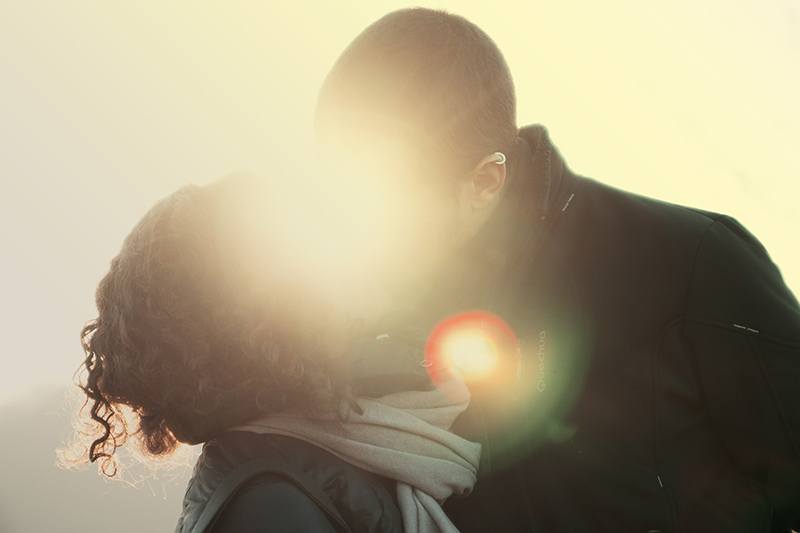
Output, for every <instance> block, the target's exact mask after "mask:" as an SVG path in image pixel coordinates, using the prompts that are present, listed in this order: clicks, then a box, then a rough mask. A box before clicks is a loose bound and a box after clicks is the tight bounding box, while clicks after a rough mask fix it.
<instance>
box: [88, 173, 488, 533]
mask: <svg viewBox="0 0 800 533" xmlns="http://www.w3.org/2000/svg"><path fill="white" fill-rule="evenodd" d="M271 187H272V186H270V185H269V184H267V183H265V182H263V181H261V180H259V179H257V178H253V177H246V176H229V177H226V178H223V179H221V180H219V181H217V182H215V183H212V184H211V185H208V186H205V187H200V186H187V187H184V188H182V189H180V190H178V191H177V192H175V193H174V194H172V195H170V196H168V197H167V198H165V199H163V200H162V201H160V202H159V203H158V204H157V205H156V206H155V207H153V208H152V209H151V210H150V211H149V212H148V213H147V214H146V215H145V217H144V218H143V219H142V220H141V221H140V222H139V223H138V224H137V225H136V227H135V228H134V229H133V231H132V232H131V234H130V235H129V236H128V237H127V238H126V240H125V242H124V245H123V247H122V250H121V252H120V253H119V255H117V257H116V258H114V260H113V261H112V262H111V268H110V270H109V272H108V273H107V274H106V276H105V277H104V278H103V280H102V281H101V282H100V285H99V287H98V289H97V294H96V301H97V308H98V316H97V318H96V319H94V320H92V321H91V322H90V323H89V324H88V325H87V326H86V327H85V328H84V329H83V331H82V336H81V338H82V343H83V347H84V350H85V352H86V358H85V361H84V365H83V366H84V367H85V370H86V377H85V381H83V382H82V383H81V384H80V386H81V389H82V390H83V391H84V393H85V394H86V396H87V400H88V401H91V402H92V403H91V410H90V418H91V422H93V423H94V424H95V427H96V428H97V429H98V430H99V431H98V433H97V434H96V435H93V436H92V437H91V443H90V444H89V445H88V447H87V448H88V449H87V458H88V460H90V461H92V462H96V461H97V462H99V464H100V467H101V469H102V471H103V472H104V473H105V474H106V475H108V476H114V475H115V473H116V467H117V464H116V460H115V455H114V452H115V450H116V449H117V448H118V447H119V446H122V445H123V444H124V442H125V440H126V439H127V438H128V437H129V436H132V437H135V438H136V439H137V440H138V441H139V442H140V444H141V445H142V447H143V448H144V450H145V451H146V452H148V453H149V454H152V455H153V456H165V455H168V454H170V453H172V452H173V451H174V450H175V449H176V448H177V447H178V445H179V443H189V444H197V443H205V444H204V446H203V450H202V453H201V455H200V457H199V459H198V461H197V463H196V465H195V468H194V472H193V476H192V479H191V481H190V482H189V485H188V487H187V490H186V496H185V499H184V504H183V511H182V514H181V516H180V518H179V520H178V525H177V527H176V531H178V532H189V531H192V532H201V531H213V532H216V533H225V532H245V531H253V532H254V531H264V530H269V531H277V532H284V531H286V532H288V531H321V532H327V531H331V532H333V531H420V532H428V531H453V530H455V528H453V526H452V524H451V523H450V522H449V520H447V518H446V517H445V516H444V513H443V512H442V510H441V504H442V503H443V502H444V500H445V499H446V498H447V497H449V496H450V495H451V494H454V493H456V494H466V493H468V492H469V491H470V490H471V488H472V486H473V484H474V482H475V473H476V470H477V463H478V456H479V453H480V448H479V446H478V445H477V444H474V443H471V442H468V441H465V440H463V439H461V438H459V437H457V436H455V435H454V434H452V433H450V432H449V431H447V429H448V428H449V426H450V424H451V423H452V422H453V420H454V419H455V417H456V416H457V415H458V414H459V413H460V412H461V411H463V409H464V408H466V405H467V402H468V399H469V393H468V391H467V390H466V387H465V386H464V384H463V382H461V381H460V380H459V379H458V378H457V377H456V376H455V375H454V374H453V375H452V376H451V379H450V380H448V381H444V382H442V384H439V385H437V386H433V385H432V384H431V383H430V381H429V380H428V379H426V378H427V376H426V374H425V372H424V369H422V368H421V367H420V366H419V365H418V364H417V363H419V361H418V359H419V358H418V356H416V355H414V354H415V352H414V351H413V350H402V349H401V350H400V352H399V355H398V351H397V349H396V348H397V347H395V351H394V352H393V355H391V357H389V358H386V359H385V360H381V359H380V358H381V354H379V353H376V354H375V355H374V356H373V355H371V354H366V355H359V352H358V350H357V349H356V346H355V345H354V344H353V343H352V342H350V337H351V336H352V331H351V328H349V327H348V324H349V323H351V322H352V320H353V318H359V319H362V318H364V316H363V313H361V314H360V315H359V314H358V313H355V311H354V309H355V308H356V307H355V306H354V305H353V304H354V303H355V302H358V301H359V300H360V299H359V298H358V292H357V291H356V287H355V286H354V285H350V284H346V283H345V281H344V280H345V279H346V278H347V276H345V275H344V274H343V273H342V275H339V274H335V273H332V272H331V271H330V269H328V268H327V265H320V264H313V263H311V262H310V260H309V258H310V256H309V255H306V254H305V252H307V251H308V250H307V248H308V246H309V245H310V242H311V241H307V240H305V237H303V238H302V239H301V238H300V237H298V235H300V234H303V235H306V237H307V236H308V231H305V232H299V231H298V228H297V227H296V226H297V224H298V223H299V221H300V219H292V218H290V216H289V215H290V214H291V213H296V212H297V210H296V207H297V205H298V204H294V203H292V202H291V200H290V197H289V196H287V194H285V193H286V191H283V192H281V193H280V194H278V193H277V191H276V190H275V189H274V188H271ZM324 226H325V225H319V227H318V228H317V229H316V230H315V231H317V232H318V233H320V234H318V235H317V237H324V235H322V234H321V233H322V232H324V231H325V229H324ZM306 229H308V227H306ZM320 269H323V270H322V271H320ZM323 272H324V275H323ZM323 280H324V282H323ZM332 282H335V283H332ZM361 285H362V286H363V283H361ZM343 294H346V295H347V298H342V297H340V295H343ZM401 348H402V347H401ZM343 354H347V356H345V355H343ZM376 361H378V363H377V364H376ZM377 367H380V372H381V373H382V375H383V376H384V377H385V376H386V375H391V374H394V378H395V379H392V380H390V381H391V383H392V384H393V386H394V390H387V389H386V387H383V388H382V389H381V391H380V393H379V394H373V396H380V397H379V398H370V397H367V396H368V395H369V394H368V392H367V391H368V390H369V387H370V386H369V384H370V383H371V381H370V377H371V376H370V373H371V371H370V370H369V369H370V368H377ZM387 368H388V369H389V370H388V372H387ZM365 369H366V370H365ZM395 369H396V371H395ZM362 385H363V386H362ZM387 393H388V394H387ZM359 396H360V397H359ZM126 412H127V413H128V414H129V415H130V416H127V417H126ZM265 528H266V529H265Z"/></svg>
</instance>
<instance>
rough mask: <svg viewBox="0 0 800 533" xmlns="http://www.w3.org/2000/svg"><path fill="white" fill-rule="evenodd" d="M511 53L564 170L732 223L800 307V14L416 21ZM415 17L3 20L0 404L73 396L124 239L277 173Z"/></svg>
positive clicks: (279, 7)
mask: <svg viewBox="0 0 800 533" xmlns="http://www.w3.org/2000/svg"><path fill="white" fill-rule="evenodd" d="M420 4H421V5H427V6H431V7H443V8H447V9H449V10H451V11H453V12H456V13H459V14H462V15H465V16H467V17H468V18H470V19H472V20H473V21H474V22H476V23H478V24H479V25H480V26H482V27H483V28H484V29H485V30H486V31H487V32H488V33H489V34H490V35H492V36H493V37H494V38H495V40H496V41H497V42H498V44H499V45H500V47H501V49H503V51H504V52H505V54H506V56H507V59H508V61H509V64H510V65H511V68H512V71H513V73H514V76H515V80H516V83H517V90H518V99H519V120H520V123H521V124H528V123H534V122H536V123H541V124H545V125H546V126H547V127H548V128H549V130H550V133H551V136H552V138H553V140H554V142H555V143H556V144H557V146H558V147H559V148H560V150H561V152H562V154H563V155H564V156H565V158H566V159H567V161H568V163H569V164H570V166H571V167H572V168H573V169H574V170H576V171H577V172H579V173H581V174H584V175H587V176H590V177H593V178H596V179H599V180H601V181H605V182H607V183H610V184H613V185H616V186H619V187H622V188H625V189H629V190H634V191H636V192H640V193H643V194H647V195H650V196H655V197H658V198H661V199H665V200H668V201H674V202H678V203H683V204H689V205H693V206H698V207H703V208H706V209H710V210H715V211H722V212H725V213H728V214H731V215H733V216H735V217H737V218H738V219H739V220H740V221H741V222H743V223H744V224H745V225H747V226H748V227H749V228H750V229H751V230H752V231H753V232H754V233H755V234H756V235H757V236H759V237H760V238H761V239H762V241H763V242H764V244H765V245H766V246H767V248H768V249H769V250H770V251H771V253H772V255H773V258H774V260H775V261H776V262H777V263H778V265H779V266H780V267H781V269H782V271H783V273H784V276H785V278H786V279H787V281H788V283H789V285H790V286H791V287H793V288H794V290H795V291H800V250H798V239H797V237H796V233H797V230H798V229H800V209H798V208H797V207H796V204H797V197H798V195H800V184H799V181H800V159H798V157H797V149H796V147H797V143H798V141H800V102H799V101H798V96H797V95H800V68H798V66H800V4H798V2H796V1H795V0H776V1H774V2H763V1H756V0H745V1H738V2H729V1H723V0H703V1H697V0H695V1H689V0H678V1H672V2H660V3H654V2H640V1H636V0H629V1H607V2H589V1H581V2H578V1H564V0H559V1H550V2H503V1H494V2H487V1H460V2H421V3H420ZM407 5H411V4H407V3H405V2H390V1H375V0H372V1H369V0H364V1H361V2H341V1H339V2H272V1H270V2H266V1H263V2H256V1H252V2H244V1H226V2H209V1H204V2H200V1H188V0H182V1H175V2H160V1H156V0H139V1H137V2H108V1H105V0H95V1H90V0H73V1H70V2H61V1H59V0H50V1H38V0H37V1H26V0H16V1H14V0H0V50H2V53H0V76H2V78H0V169H1V172H0V176H2V178H1V179H2V180H3V190H4V194H3V195H2V198H0V246H2V250H3V263H2V270H0V272H2V276H0V289H2V295H3V299H2V303H0V324H2V326H0V327H2V332H3V338H4V345H3V348H4V349H3V369H4V372H3V373H2V375H0V402H2V401H5V400H6V399H8V398H11V397H13V396H16V395H18V394H20V393H23V392H25V391H27V390H31V389H32V388H33V387H35V386H37V385H39V384H42V383H51V382H62V383H63V382H65V381H68V380H69V379H70V375H71V372H72V370H73V369H74V368H75V367H76V366H77V364H78V363H79V361H80V360H81V356H82V354H81V352H80V348H79V345H78V342H77V332H78V330H79V329H80V327H81V325H82V324H83V322H84V321H85V320H86V319H88V318H90V317H91V316H92V314H93V312H94V307H93V291H94V287H95V285H96V283H97V281H98V280H99V278H100V276H101V275H102V274H103V273H104V271H105V270H106V268H107V266H108V262H109V260H110V259H111V257H112V256H113V255H114V254H115V253H116V251H117V250H118V248H119V246H120V243H121V240H122V238H123V237H124V236H125V234H127V232H128V231H129V230H130V228H131V226H132V225H133V224H134V222H135V221H136V220H137V219H138V218H139V217H140V216H141V215H142V214H143V213H144V211H145V210H146V209H147V208H148V207H149V206H150V205H151V204H152V202H153V201H154V200H156V199H157V198H159V197H161V196H163V195H164V194H166V193H168V192H170V191H171V190H173V189H175V188H176V187H178V186H179V185H182V184H184V183H186V182H189V181H200V182H202V181H206V180H208V179H210V178H214V177H217V176H219V175H222V174H224V173H227V172H229V171H231V170H235V169H249V170H253V171H256V172H264V173H266V172H269V170H270V168H272V167H273V164H274V161H275V159H276V158H280V157H281V156H282V155H283V154H288V153H290V152H291V150H292V148H293V145H294V144H296V142H297V139H298V138H302V137H303V136H306V135H307V133H308V131H309V121H310V116H311V111H312V107H313V103H314V98H315V94H316V91H317V89H318V87H319V84H320V82H321V80H322V78H323V77H324V75H325V72H326V70H327V69H328V67H329V66H330V65H331V64H332V62H333V61H334V59H335V58H336V56H337V54H338V53H339V52H340V51H341V50H342V48H343V47H344V46H345V45H346V44H347V43H348V42H349V41H350V39H352V37H354V36H355V35H356V34H357V33H358V32H359V31H360V30H361V29H362V28H363V27H364V26H366V25H367V24H369V23H370V22H372V21H373V20H375V19H376V18H378V17H379V16H381V15H382V14H384V13H386V12H388V11H391V10H393V9H395V8H398V7H404V6H407Z"/></svg>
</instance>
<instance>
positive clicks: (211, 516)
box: [176, 431, 402, 533]
mask: <svg viewBox="0 0 800 533" xmlns="http://www.w3.org/2000/svg"><path fill="white" fill-rule="evenodd" d="M239 516H241V517H242V518H241V520H240V519H239ZM267 516H269V517H270V518H269V521H268V523H269V524H274V523H275V524H280V523H284V521H285V523H286V524H289V525H288V526H287V529H286V531H304V530H310V531H317V529H315V528H316V527H317V526H313V527H312V526H311V525H309V526H303V527H295V526H292V525H291V524H293V523H294V522H293V521H294V520H312V521H313V520H317V521H319V520H322V519H324V520H323V521H322V522H320V523H322V524H326V521H327V526H328V528H329V529H324V527H323V526H320V529H319V531H329V530H330V531H340V530H344V531H346V530H347V528H348V526H349V527H350V528H352V529H354V530H355V529H358V530H364V531H402V518H401V516H400V511H399V509H398V507H397V504H396V500H395V492H394V483H393V482H392V481H391V480H388V479H386V478H383V477H381V476H378V475H376V474H373V473H371V472H367V471H365V470H362V469H360V468H358V467H356V466H354V465H351V464H349V463H347V462H345V461H344V460H342V459H340V458H339V457H337V456H335V455H333V454H331V453H329V452H327V451H326V450H323V449H322V448H319V447H317V446H315V445H313V444H311V443H308V442H305V441H302V440H298V439H295V438H291V437H286V436H282V435H275V434H257V433H250V432H246V431H231V432H226V433H224V434H221V435H219V436H218V437H216V438H214V439H212V440H210V441H208V442H207V443H206V444H204V445H203V449H202V452H201V454H200V456H199V457H198V460H197V463H196V465H195V468H194V472H193V475H192V478H191V480H190V481H189V485H188V486H187V489H186V494H185V496H184V507H183V512H182V515H181V518H180V519H179V523H178V527H177V528H176V533H177V532H188V531H192V532H202V531H204V529H203V527H202V524H203V523H208V524H210V523H217V521H218V520H219V521H221V522H219V523H220V524H234V523H236V524H238V523H240V521H243V523H246V522H247V521H250V522H251V523H255V524H259V523H262V524H263V520H265V519H266V517H267ZM315 523H316V522H315ZM342 524H344V527H343V526H342ZM198 526H201V527H198ZM219 527H226V528H227V529H221V530H217V529H213V530H210V529H205V531H214V532H217V531H231V532H238V531H240V529H235V528H234V526H233V525H224V526H219ZM271 527H275V531H283V530H282V529H278V528H277V526H271ZM330 528H333V529H330ZM337 528H338V529H337ZM257 530H258V529H252V528H251V529H249V530H248V529H244V530H242V531H257ZM271 530H272V529H271Z"/></svg>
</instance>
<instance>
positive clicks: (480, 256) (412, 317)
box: [351, 124, 569, 397]
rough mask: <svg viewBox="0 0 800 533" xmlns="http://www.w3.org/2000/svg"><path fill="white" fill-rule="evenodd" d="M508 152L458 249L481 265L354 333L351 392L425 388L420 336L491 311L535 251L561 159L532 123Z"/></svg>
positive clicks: (562, 172)
mask: <svg viewBox="0 0 800 533" xmlns="http://www.w3.org/2000/svg"><path fill="white" fill-rule="evenodd" d="M507 156H508V175H507V180H508V181H507V184H506V192H505V194H504V197H503V199H502V200H501V202H500V204H499V205H498V207H497V209H496V210H495V212H494V213H493V214H492V216H491V217H490V219H489V221H488V222H487V223H486V225H485V226H484V227H483V228H482V229H481V230H480V231H479V232H478V233H477V234H476V235H475V236H474V237H473V238H472V239H471V240H470V241H469V242H468V243H467V244H466V245H465V246H464V247H463V248H462V250H461V251H460V252H459V253H460V255H461V256H462V258H463V260H464V261H472V262H476V264H479V265H480V266H481V268H478V269H476V272H477V273H478V274H477V276H476V277H475V278H471V279H469V280H458V281H457V282H456V283H452V284H449V285H448V286H439V287H437V289H436V290H434V291H432V292H431V293H430V294H429V295H428V296H427V297H426V298H425V299H423V303H422V304H421V305H420V306H419V307H418V308H417V309H415V310H395V311H394V312H391V313H390V314H389V315H388V316H387V317H385V318H384V319H383V320H380V321H379V326H378V327H377V328H376V329H372V330H370V331H369V332H366V333H365V334H364V335H362V336H361V337H360V338H358V339H356V342H355V343H354V346H353V352H352V354H351V355H352V357H351V361H352V366H351V376H352V380H353V384H354V389H355V392H356V394H357V395H365V396H372V397H376V396H381V395H383V394H389V393H391V392H398V391H401V390H427V389H429V388H431V387H432V384H431V382H430V379H429V377H428V375H427V372H426V369H425V368H424V366H423V365H422V362H423V359H424V349H425V342H426V340H427V337H428V334H429V333H430V331H431V329H432V327H433V326H434V325H435V324H436V322H438V321H439V320H441V319H442V318H444V317H445V315H447V314H449V313H453V312H458V311H465V310H468V308H472V309H474V308H481V309H487V310H495V307H496V306H497V305H500V299H501V298H502V294H503V293H506V292H508V291H507V290H505V289H506V288H507V287H509V286H511V287H513V286H514V284H515V280H516V279H517V277H518V276H519V275H520V274H521V272H522V271H524V270H525V269H524V268H522V267H523V266H524V265H526V264H528V263H529V262H530V260H531V258H532V254H534V253H535V252H536V249H537V248H538V244H539V242H540V241H541V237H542V234H543V233H544V232H545V231H546V227H547V226H548V225H549V223H550V222H552V219H553V218H555V217H556V216H557V215H558V214H559V213H558V210H556V209H553V208H552V204H553V199H555V198H558V196H559V194H560V191H561V189H562V182H563V181H564V178H565V176H566V175H568V174H569V172H568V169H567V166H566V164H565V162H564V160H563V158H562V157H561V156H560V154H559V153H558V151H557V150H556V148H555V146H554V145H553V144H552V142H551V141H550V138H549V135H548V133H547V130H546V129H545V127H544V126H541V125H538V124H537V125H532V126H528V127H526V128H523V129H521V130H520V132H519V136H518V137H517V141H516V143H515V145H514V147H513V149H512V150H510V153H509V154H507Z"/></svg>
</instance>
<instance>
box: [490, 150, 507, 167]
mask: <svg viewBox="0 0 800 533" xmlns="http://www.w3.org/2000/svg"><path fill="white" fill-rule="evenodd" d="M492 156H493V157H494V161H493V163H495V164H497V165H505V164H506V160H507V158H506V154H504V153H503V152H495V153H493V154H492Z"/></svg>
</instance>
